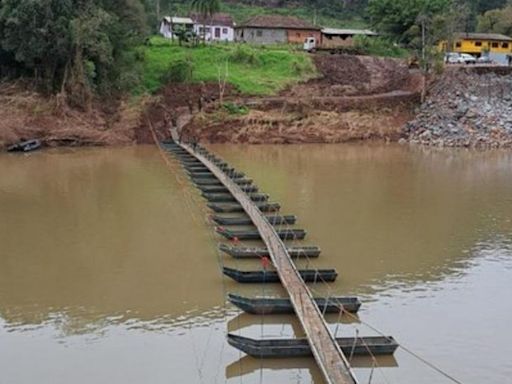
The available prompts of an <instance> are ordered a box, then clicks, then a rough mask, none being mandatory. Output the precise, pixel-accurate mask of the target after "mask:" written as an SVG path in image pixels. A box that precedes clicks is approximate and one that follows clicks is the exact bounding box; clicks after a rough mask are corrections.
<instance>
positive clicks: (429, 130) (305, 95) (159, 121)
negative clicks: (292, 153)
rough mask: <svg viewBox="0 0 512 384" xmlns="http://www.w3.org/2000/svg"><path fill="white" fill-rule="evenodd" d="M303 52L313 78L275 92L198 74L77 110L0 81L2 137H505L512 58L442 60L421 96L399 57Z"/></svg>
mask: <svg viewBox="0 0 512 384" xmlns="http://www.w3.org/2000/svg"><path fill="white" fill-rule="evenodd" d="M310 59H311V60H313V63H314V66H315V68H316V70H317V72H316V76H315V78H311V79H309V80H305V81H298V80H297V79H291V78H290V79H289V80H287V81H290V82H291V84H290V85H288V86H287V87H286V88H285V89H283V90H281V91H280V92H279V93H277V94H276V95H273V96H269V95H260V96H248V95H247V94H246V93H243V92H240V89H239V88H238V87H236V86H234V85H232V84H229V83H226V84H225V86H224V84H222V83H220V84H219V83H218V82H213V81H209V82H208V81H196V82H191V83H169V84H168V85H167V86H165V87H164V88H163V89H161V90H160V91H159V92H158V93H157V94H155V95H152V96H150V95H147V94H145V96H139V97H136V98H135V97H132V98H130V99H129V100H128V99H126V100H117V101H109V102H108V103H100V102H96V103H93V105H92V107H91V108H90V109H89V110H77V109H71V108H68V107H66V105H65V103H63V102H62V101H61V100H60V98H59V96H55V97H45V96H42V95H40V94H38V93H36V92H34V91H32V90H30V89H29V88H27V87H26V86H23V85H21V84H3V85H1V86H0V105H2V112H3V115H2V120H1V121H0V147H5V146H7V145H9V144H11V143H14V142H16V141H18V140H21V139H29V138H38V139H40V140H42V141H43V142H44V144H45V145H47V146H92V145H103V146H112V145H134V144H139V143H152V142H153V141H154V138H153V133H156V134H157V136H158V137H159V138H166V137H168V136H169V132H170V128H171V127H172V126H173V125H174V126H177V127H178V128H179V129H180V130H181V132H182V135H183V138H184V139H187V138H192V137H197V138H198V139H199V140H200V141H202V142H209V143H251V144H287V143H341V142H350V141H364V140H381V141H386V142H389V141H400V142H402V143H406V142H408V143H411V144H415V145H418V144H419V145H427V146H439V147H443V146H450V147H475V148H500V147H511V146H512V120H511V119H510V117H509V116H511V115H512V96H511V94H512V69H510V68H500V67H466V68H460V67H458V68H448V69H447V70H446V71H445V73H444V74H442V75H440V76H438V77H436V78H433V79H431V81H430V82H429V86H428V87H427V92H426V95H427V97H426V101H425V102H424V103H423V104H422V105H421V103H420V101H421V100H420V96H421V91H422V89H423V87H424V82H423V77H422V76H421V74H420V73H419V72H418V71H414V70H412V71H411V70H409V68H408V67H407V64H406V62H405V61H403V60H399V59H390V58H377V57H370V56H350V55H321V54H317V55H313V56H310ZM210 75H211V74H210ZM210 75H209V76H210ZM196 80H197V79H196ZM250 81H257V77H254V78H252V79H251V80H250Z"/></svg>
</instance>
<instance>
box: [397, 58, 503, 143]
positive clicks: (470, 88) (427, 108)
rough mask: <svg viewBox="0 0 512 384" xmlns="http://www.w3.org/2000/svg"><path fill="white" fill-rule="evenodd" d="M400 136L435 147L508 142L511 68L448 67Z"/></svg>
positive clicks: (411, 141) (434, 83) (405, 139)
mask: <svg viewBox="0 0 512 384" xmlns="http://www.w3.org/2000/svg"><path fill="white" fill-rule="evenodd" d="M404 141H408V142H410V143H412V144H421V145H428V146H437V147H472V148H510V147H512V68H510V67H509V68H507V67H492V66H490V67H465V68H449V69H447V70H446V71H445V73H444V74H443V75H442V76H441V77H440V78H439V79H436V81H434V82H433V83H432V86H431V87H430V89H429V90H428V93H427V99H426V101H425V103H423V104H422V106H421V107H420V108H419V111H418V114H417V116H416V117H415V119H414V120H412V121H411V122H409V123H408V124H407V125H406V126H405V129H404Z"/></svg>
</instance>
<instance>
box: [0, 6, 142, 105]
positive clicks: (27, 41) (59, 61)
mask: <svg viewBox="0 0 512 384" xmlns="http://www.w3.org/2000/svg"><path fill="white" fill-rule="evenodd" d="M145 33H146V20H145V14H144V8H143V6H142V4H141V3H140V2H139V1H138V0H95V1H88V0H3V1H1V2H0V47H1V51H0V55H1V56H2V57H3V58H5V60H2V66H1V68H0V70H1V74H2V75H7V76H19V75H25V76H29V77H32V78H33V79H34V81H35V82H36V83H37V84H38V85H39V86H40V87H41V88H42V89H44V90H46V91H48V92H57V91H61V92H64V93H67V94H68V95H70V96H71V97H72V101H73V102H74V103H75V104H80V105H83V104H84V103H87V102H88V101H89V100H90V98H91V95H92V93H93V92H99V93H103V94H112V93H115V92H116V91H117V90H120V89H121V88H122V87H123V85H126V86H128V87H129V86H130V85H131V83H132V82H133V80H134V79H133V78H132V76H131V75H130V72H131V70H130V68H132V67H134V65H135V64H134V63H135V62H136V57H135V56H136V51H134V50H131V48H132V47H134V46H136V45H139V44H140V42H141V41H142V39H143V36H144V35H145Z"/></svg>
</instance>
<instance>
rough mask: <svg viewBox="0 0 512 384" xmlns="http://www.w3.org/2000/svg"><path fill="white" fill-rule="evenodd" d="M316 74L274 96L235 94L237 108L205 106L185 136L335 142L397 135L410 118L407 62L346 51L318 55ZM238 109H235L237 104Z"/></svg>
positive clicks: (417, 87)
mask: <svg viewBox="0 0 512 384" xmlns="http://www.w3.org/2000/svg"><path fill="white" fill-rule="evenodd" d="M314 59H315V63H316V65H317V68H318V70H319V72H320V75H321V76H320V78H318V79H314V80H311V81H308V82H306V83H303V84H298V85H296V86H294V87H292V88H291V89H289V90H287V91H285V92H282V94H281V95H279V96H277V97H267V98H234V99H233V103H234V104H235V106H246V107H248V109H246V110H243V111H242V112H241V113H236V112H235V113H233V111H229V110H226V108H213V107H210V108H207V109H206V110H204V111H202V112H201V113H198V114H196V115H195V116H194V118H193V119H192V121H191V122H190V124H188V125H186V126H185V128H184V130H183V132H184V133H183V135H184V137H185V138H186V137H198V138H199V139H201V140H203V141H206V142H212V143H225V142H232V143H253V144H264V143H339V142H346V141H354V140H367V139H382V140H398V139H399V138H400V135H401V132H402V127H403V126H404V124H405V123H406V122H408V121H410V120H411V119H412V118H413V117H414V109H415V107H416V106H417V105H418V104H419V101H420V92H421V87H422V80H421V76H420V75H419V74H417V73H411V72H410V71H409V69H408V68H407V65H406V64H405V62H403V61H400V60H394V59H384V58H375V57H365V56H349V55H317V56H315V58H314ZM235 109H236V108H235Z"/></svg>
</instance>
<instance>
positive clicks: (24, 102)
mask: <svg viewBox="0 0 512 384" xmlns="http://www.w3.org/2000/svg"><path fill="white" fill-rule="evenodd" d="M144 102H145V101H144V100H140V101H139V102H138V103H133V104H129V103H125V102H122V101H111V102H108V103H105V102H103V103H100V102H96V103H93V105H92V106H91V108H90V109H89V110H87V111H85V110H79V109H75V108H69V107H68V106H67V105H66V104H65V102H63V100H62V99H61V98H60V97H58V96H52V97H48V96H45V95H41V94H40V93H38V92H36V91H34V90H33V89H31V88H30V86H28V85H27V84H22V83H8V84H0V110H1V113H0V115H1V119H0V148H1V147H3V146H4V147H5V146H8V145H10V144H13V143H16V142H18V141H20V140H24V139H32V138H37V139H40V140H42V141H43V142H44V144H45V145H46V146H89V145H90V146H92V145H130V144H133V143H135V142H136V138H135V127H137V126H138V125H139V119H140V115H141V113H142V111H143V110H144V108H145V106H144Z"/></svg>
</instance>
